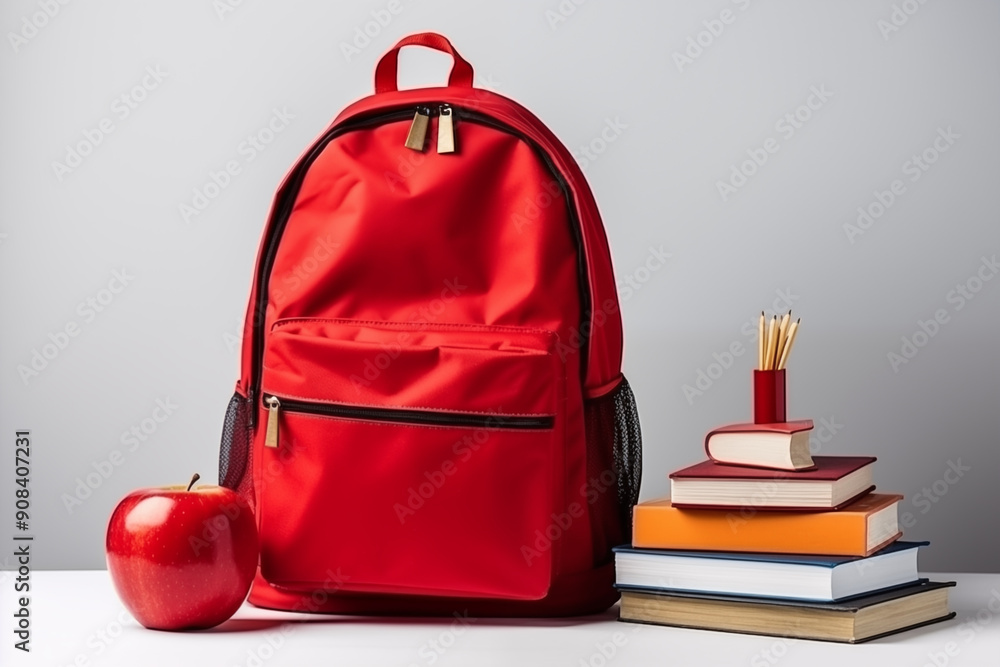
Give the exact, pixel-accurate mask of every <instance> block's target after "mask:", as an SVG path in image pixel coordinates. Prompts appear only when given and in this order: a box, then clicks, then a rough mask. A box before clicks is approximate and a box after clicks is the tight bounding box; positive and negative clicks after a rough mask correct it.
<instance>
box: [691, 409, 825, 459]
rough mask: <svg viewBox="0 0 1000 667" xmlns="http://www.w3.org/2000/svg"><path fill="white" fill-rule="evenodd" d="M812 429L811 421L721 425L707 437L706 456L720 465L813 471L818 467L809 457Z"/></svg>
mask: <svg viewBox="0 0 1000 667" xmlns="http://www.w3.org/2000/svg"><path fill="white" fill-rule="evenodd" d="M812 428H813V422H812V420H811V419H803V420H800V421H791V422H780V423H775V424H730V425H728V426H720V427H719V428H717V429H715V430H713V431H709V433H708V435H706V436H705V453H706V454H708V458H710V459H712V461H714V462H716V463H724V464H729V465H742V466H754V467H760V468H774V469H778V470H811V469H813V468H815V467H816V465H815V464H814V463H813V460H812V456H811V455H810V454H809V432H810V431H812Z"/></svg>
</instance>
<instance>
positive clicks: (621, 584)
mask: <svg viewBox="0 0 1000 667" xmlns="http://www.w3.org/2000/svg"><path fill="white" fill-rule="evenodd" d="M927 544H928V543H927V542H904V541H897V542H893V543H892V544H889V545H888V546H886V547H885V548H883V549H881V550H880V551H876V552H875V553H874V554H872V555H871V556H868V557H867V558H861V557H857V556H803V555H797V554H760V553H738V552H731V551H681V550H675V549H634V548H632V547H630V546H621V547H615V549H614V551H615V571H616V573H617V575H616V576H617V579H616V585H617V586H618V588H620V589H623V590H652V591H688V592H696V593H718V594H723V595H740V596H752V597H766V598H777V599H788V600H813V601H817V602H833V601H837V600H845V599H848V598H852V597H856V596H859V595H865V594H868V593H873V592H875V591H881V590H886V589H890V588H894V587H897V586H905V585H908V584H912V583H914V582H917V581H919V580H920V576H919V575H918V573H917V549H918V548H919V547H922V546H926V545H927Z"/></svg>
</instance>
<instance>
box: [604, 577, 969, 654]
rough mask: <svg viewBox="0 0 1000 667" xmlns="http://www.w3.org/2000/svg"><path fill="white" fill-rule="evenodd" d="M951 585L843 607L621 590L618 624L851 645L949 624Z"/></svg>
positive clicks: (926, 585) (913, 588) (924, 585)
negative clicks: (943, 623) (925, 626)
mask: <svg viewBox="0 0 1000 667" xmlns="http://www.w3.org/2000/svg"><path fill="white" fill-rule="evenodd" d="M954 585H955V582H953V581H950V582H944V583H942V582H928V581H922V582H918V583H915V584H912V585H910V586H905V587H903V588H896V589H893V590H889V591H883V592H879V593H874V594H871V595H866V596H863V597H857V598H854V599H852V600H847V601H843V602H799V601H790V600H769V599H767V598H756V599H752V598H751V599H748V598H739V597H733V596H725V595H703V594H695V593H681V592H673V591H671V592H670V593H652V592H638V591H631V590H626V591H623V592H622V599H621V608H620V612H619V620H622V621H628V622H634V623H649V624H653V625H671V626H677V627H682V628H695V629H701V630H717V631H718V630H721V631H724V632H740V633H747V634H757V635H772V636H777V637H793V638H797V639H818V640H823V641H834V642H847V643H850V644H855V643H858V642H864V641H868V640H870V639H876V638H878V637H884V636H886V635H891V634H895V633H897V632H903V631H904V630H910V629H913V628H918V627H920V626H923V625H928V624H930V623H937V622H938V621H944V620H947V619H950V618H953V617H954V616H955V612H949V611H948V588H950V587H951V586H954Z"/></svg>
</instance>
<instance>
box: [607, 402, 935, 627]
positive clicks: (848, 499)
mask: <svg viewBox="0 0 1000 667" xmlns="http://www.w3.org/2000/svg"><path fill="white" fill-rule="evenodd" d="M812 426H813V425H812V422H811V421H799V422H787V423H781V424H736V425H732V426H726V427H723V428H719V429H716V430H714V431H712V432H710V433H709V434H708V436H707V437H706V439H705V448H706V451H707V453H708V456H709V460H707V461H704V462H702V463H698V464H696V465H693V466H690V467H687V468H684V469H682V470H678V471H676V472H674V473H673V474H671V475H670V483H671V496H670V497H669V498H661V499H657V500H651V501H647V502H643V503H640V504H638V505H636V506H635V508H634V510H633V536H632V544H631V546H623V547H618V548H617V549H616V554H615V560H616V571H617V587H618V589H619V590H620V591H621V593H622V599H621V611H620V619H621V620H623V621H632V622H640V623H653V624H660V625H674V626H681V627H690V628H701V629H710V630H725V631H731V632H746V633H755V634H767V635H778V636H785V637H797V638H807V639H822V640H830V641H842V642H851V643H854V642H860V641H866V640H869V639H874V638H876V637H881V636H884V635H888V634H892V633H895V632H901V631H903V630H908V629H910V628H915V627H919V626H921V625H926V624H928V623H934V622H937V621H942V620H946V619H948V618H952V617H953V616H954V613H950V612H949V611H948V588H949V587H950V586H953V585H954V583H953V582H930V581H927V580H925V579H921V578H920V577H919V575H918V573H917V550H918V548H919V547H921V546H923V545H925V544H926V542H904V541H901V540H899V538H900V536H901V533H900V531H899V527H898V521H897V508H898V505H899V501H900V500H901V499H902V496H900V495H895V494H882V493H873V491H874V488H875V487H874V485H873V484H872V479H873V477H872V468H873V467H874V463H875V458H874V457H866V456H817V457H815V458H813V457H812V456H810V453H809V432H810V430H811V429H812Z"/></svg>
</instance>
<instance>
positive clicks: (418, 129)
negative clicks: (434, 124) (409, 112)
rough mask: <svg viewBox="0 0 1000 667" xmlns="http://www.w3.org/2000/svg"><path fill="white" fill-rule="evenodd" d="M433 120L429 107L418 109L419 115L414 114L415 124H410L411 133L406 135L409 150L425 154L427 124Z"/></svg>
mask: <svg viewBox="0 0 1000 667" xmlns="http://www.w3.org/2000/svg"><path fill="white" fill-rule="evenodd" d="M430 120H431V110H430V109H428V108H427V107H418V108H417V113H415V114H413V122H412V123H410V131H409V132H408V133H407V134H406V144H405V146H406V147H407V148H412V149H413V150H415V151H419V152H421V153H422V152H423V150H424V141H425V140H426V139H427V124H428V123H430Z"/></svg>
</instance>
